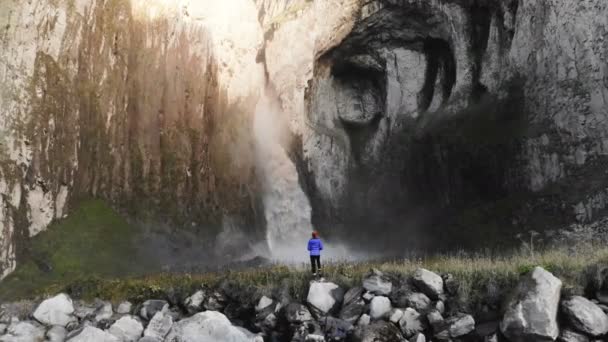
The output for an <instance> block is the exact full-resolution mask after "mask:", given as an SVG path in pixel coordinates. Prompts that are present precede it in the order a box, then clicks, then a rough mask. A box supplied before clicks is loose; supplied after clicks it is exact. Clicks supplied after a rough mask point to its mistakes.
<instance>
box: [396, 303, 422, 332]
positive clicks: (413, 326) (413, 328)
mask: <svg viewBox="0 0 608 342" xmlns="http://www.w3.org/2000/svg"><path fill="white" fill-rule="evenodd" d="M399 327H400V328H401V331H402V332H403V335H404V336H405V337H406V338H410V337H412V336H414V335H415V334H417V333H422V332H424V329H425V328H426V325H425V323H424V321H423V320H422V316H421V315H420V313H418V311H416V310H414V309H412V308H407V309H405V311H404V312H403V317H401V320H399Z"/></svg>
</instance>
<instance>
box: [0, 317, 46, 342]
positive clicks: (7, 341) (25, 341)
mask: <svg viewBox="0 0 608 342" xmlns="http://www.w3.org/2000/svg"><path fill="white" fill-rule="evenodd" d="M43 339H44V327H43V326H41V325H40V324H38V323H37V322H31V321H21V322H16V323H14V324H11V325H10V326H9V327H8V329H7V331H6V334H5V335H3V336H0V342H32V341H42V340H43Z"/></svg>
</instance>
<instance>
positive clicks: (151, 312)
mask: <svg viewBox="0 0 608 342" xmlns="http://www.w3.org/2000/svg"><path fill="white" fill-rule="evenodd" d="M168 309H169V303H168V302H167V301H166V300H158V299H151V300H147V301H145V302H144V303H143V304H142V306H141V309H140V310H139V316H141V318H143V319H145V320H147V321H149V320H150V319H152V317H154V316H155V315H156V313H157V312H159V311H163V310H168Z"/></svg>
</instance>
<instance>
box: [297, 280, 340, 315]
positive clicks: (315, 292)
mask: <svg viewBox="0 0 608 342" xmlns="http://www.w3.org/2000/svg"><path fill="white" fill-rule="evenodd" d="M343 300H344V290H343V289H342V288H341V287H340V286H338V285H336V284H334V283H330V282H318V281H314V282H312V283H311V284H310V287H309V288H308V296H307V297H306V301H307V302H308V304H310V306H311V307H312V308H314V311H315V312H317V313H318V314H320V315H327V314H328V313H330V312H333V311H335V309H337V308H339V306H340V304H341V303H342V301H343Z"/></svg>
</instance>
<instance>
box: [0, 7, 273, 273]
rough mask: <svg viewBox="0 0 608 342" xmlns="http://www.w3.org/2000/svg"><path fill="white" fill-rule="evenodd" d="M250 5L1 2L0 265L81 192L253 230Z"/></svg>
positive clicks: (258, 78)
mask: <svg viewBox="0 0 608 342" xmlns="http://www.w3.org/2000/svg"><path fill="white" fill-rule="evenodd" d="M255 13H257V12H256V9H255V7H254V5H253V3H250V2H249V1H234V2H233V4H231V6H229V7H227V6H221V4H217V3H215V4H214V2H213V1H209V2H200V1H180V2H170V1H161V0H159V1H136V0H134V1H123V0H111V1H96V0H79V1H43V0H41V1H29V2H21V1H12V0H11V1H3V2H2V4H0V27H1V30H0V44H1V46H2V48H1V49H0V50H1V52H0V80H2V83H3V86H2V88H1V90H2V92H1V93H0V108H1V113H0V132H1V136H0V138H1V139H0V152H1V153H2V158H1V164H0V194H1V196H0V204H1V205H0V218H1V219H0V222H2V224H1V225H0V231H1V232H2V233H1V234H0V275H6V274H7V273H8V272H10V271H11V270H12V269H14V267H15V260H16V259H17V258H18V257H19V255H18V253H19V251H20V249H22V248H21V247H23V245H24V244H26V243H27V239H28V238H29V237H31V236H34V235H36V234H38V233H39V232H40V231H42V230H44V229H46V227H47V226H48V225H49V224H50V223H51V222H52V220H53V219H55V218H60V217H63V216H64V215H66V214H67V212H68V204H69V203H70V201H71V200H73V199H76V198H78V197H79V196H82V195H94V196H99V197H103V198H106V199H108V200H110V201H112V202H113V203H115V205H116V206H117V207H118V208H120V209H121V210H123V211H125V212H128V213H131V214H135V215H142V216H147V215H148V214H150V213H155V212H156V213H161V214H160V215H158V214H154V216H156V218H158V216H162V217H160V220H163V221H170V222H174V223H176V224H177V225H181V226H187V227H192V229H193V230H195V231H204V232H205V233H213V232H217V231H218V230H219V229H221V227H222V223H223V222H225V221H228V222H230V224H231V225H232V224H234V222H235V221H237V223H236V224H237V225H240V226H245V225H247V226H248V227H250V228H249V229H250V230H255V228H252V227H255V225H256V223H257V216H256V213H255V210H256V206H257V204H256V187H257V181H256V179H255V175H254V173H255V170H254V165H253V157H251V155H252V147H251V146H252V141H253V137H252V134H251V133H252V132H251V126H252V120H253V116H252V115H251V111H250V110H246V109H247V108H249V107H250V106H252V105H255V103H256V101H257V97H258V96H259V89H258V88H256V87H257V86H258V85H259V84H263V82H264V73H263V67H262V65H260V64H258V63H257V62H256V61H255V59H256V56H257V52H258V50H259V46H260V45H261V43H262V31H261V29H260V25H259V23H258V21H257V18H256V17H255ZM235 22H236V23H238V25H235V24H234V23H235ZM252 85H255V86H252ZM160 208H162V210H159V209H160Z"/></svg>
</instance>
